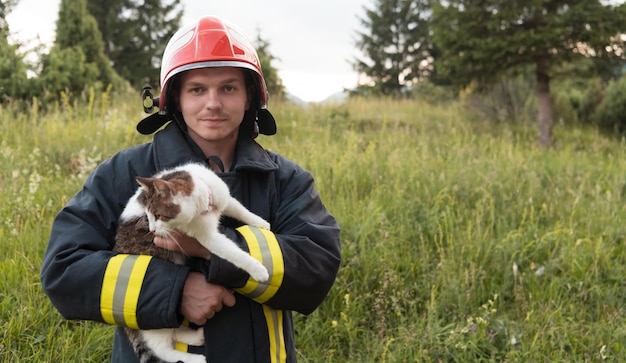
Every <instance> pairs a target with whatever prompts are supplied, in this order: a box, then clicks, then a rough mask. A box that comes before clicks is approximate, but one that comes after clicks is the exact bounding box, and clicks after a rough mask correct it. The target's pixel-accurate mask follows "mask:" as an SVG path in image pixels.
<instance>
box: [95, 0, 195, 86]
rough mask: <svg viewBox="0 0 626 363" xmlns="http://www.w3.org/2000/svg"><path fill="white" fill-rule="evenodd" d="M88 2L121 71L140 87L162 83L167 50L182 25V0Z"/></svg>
mask: <svg viewBox="0 0 626 363" xmlns="http://www.w3.org/2000/svg"><path fill="white" fill-rule="evenodd" d="M87 5H88V6H87V7H88V10H89V13H90V14H92V15H93V16H94V17H95V19H96V21H97V23H98V28H99V29H100V32H101V35H102V41H103V43H104V45H105V53H106V55H107V56H108V58H109V59H110V60H111V62H112V63H113V68H114V69H115V70H116V71H117V72H118V74H119V75H120V76H122V77H123V78H124V79H126V80H128V81H129V82H130V83H131V84H132V85H133V86H134V87H135V88H136V89H139V88H141V87H143V86H144V85H146V84H149V85H158V84H159V68H160V65H161V57H162V55H163V50H164V49H165V45H166V44H167V41H168V40H169V38H170V37H171V36H172V35H173V34H174V32H175V31H176V30H178V28H179V27H180V20H181V17H182V12H183V10H182V8H181V2H180V0H170V1H164V0H115V1H107V2H103V1H99V0H87Z"/></svg>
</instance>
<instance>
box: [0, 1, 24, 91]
mask: <svg viewBox="0 0 626 363" xmlns="http://www.w3.org/2000/svg"><path fill="white" fill-rule="evenodd" d="M15 5H17V1H16V0H1V1H0V102H5V101H11V100H15V99H22V98H26V97H28V96H29V95H28V93H29V91H30V87H29V83H30V81H29V80H28V77H27V74H26V65H25V64H24V58H23V55H21V54H20V53H19V44H18V45H13V44H10V43H9V34H10V31H9V24H8V23H7V21H6V16H7V15H8V14H9V13H10V12H11V10H12V9H13V7H14V6H15Z"/></svg>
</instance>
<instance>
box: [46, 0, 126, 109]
mask: <svg viewBox="0 0 626 363" xmlns="http://www.w3.org/2000/svg"><path fill="white" fill-rule="evenodd" d="M56 26H57V29H56V39H55V42H54V45H53V46H52V49H51V50H50V53H49V54H47V55H45V56H44V57H43V59H42V67H43V69H42V73H41V75H40V81H41V83H42V84H43V87H44V89H45V90H47V91H48V92H49V93H50V97H52V98H56V97H58V95H59V93H60V92H61V91H65V92H68V93H69V94H71V95H73V96H77V95H79V94H80V93H81V92H82V91H83V90H84V89H85V87H87V86H91V85H94V84H95V85H100V86H101V88H105V87H108V86H109V85H113V86H114V87H116V88H119V87H121V86H122V85H123V81H122V79H121V78H120V77H119V76H118V75H117V74H116V73H115V71H114V70H113V68H111V65H110V63H109V59H108V58H107V57H106V56H105V54H104V50H103V44H102V39H101V36H100V32H99V31H98V27H97V24H96V21H95V19H94V18H93V17H92V16H91V15H89V14H88V13H87V3H86V1H85V0H61V4H60V7H59V17H58V20H57V24H56Z"/></svg>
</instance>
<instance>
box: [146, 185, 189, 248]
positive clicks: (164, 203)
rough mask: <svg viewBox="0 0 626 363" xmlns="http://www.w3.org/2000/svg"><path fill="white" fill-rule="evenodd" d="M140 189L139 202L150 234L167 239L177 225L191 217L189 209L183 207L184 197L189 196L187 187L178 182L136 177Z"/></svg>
mask: <svg viewBox="0 0 626 363" xmlns="http://www.w3.org/2000/svg"><path fill="white" fill-rule="evenodd" d="M137 182H138V183H139V185H140V186H141V188H142V192H141V194H140V195H139V199H138V200H139V202H140V203H141V204H142V205H143V206H144V208H145V212H146V216H147V217H148V222H149V227H150V232H152V233H154V234H155V235H157V236H161V237H168V235H169V233H170V232H171V231H172V230H174V229H176V228H177V227H178V226H179V225H181V224H184V223H187V222H188V221H189V219H190V218H191V217H192V216H191V215H190V213H189V212H190V211H189V210H188V209H189V208H185V207H184V203H185V196H187V195H189V194H190V191H189V186H186V185H184V184H182V183H181V182H180V181H179V180H178V181H177V180H164V179H162V178H143V177H138V178H137Z"/></svg>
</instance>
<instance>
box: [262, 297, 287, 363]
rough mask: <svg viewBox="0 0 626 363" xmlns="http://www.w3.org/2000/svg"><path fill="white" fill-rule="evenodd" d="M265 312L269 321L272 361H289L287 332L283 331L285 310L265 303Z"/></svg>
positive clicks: (273, 362) (268, 330) (275, 362)
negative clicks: (276, 308) (275, 308)
mask: <svg viewBox="0 0 626 363" xmlns="http://www.w3.org/2000/svg"><path fill="white" fill-rule="evenodd" d="M263 314H264V315H265V321H266V322H267V334H268V338H269V342H270V362H272V363H282V362H287V351H286V349H285V334H284V331H283V311H282V310H274V309H272V308H270V307H269V306H267V305H263Z"/></svg>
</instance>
